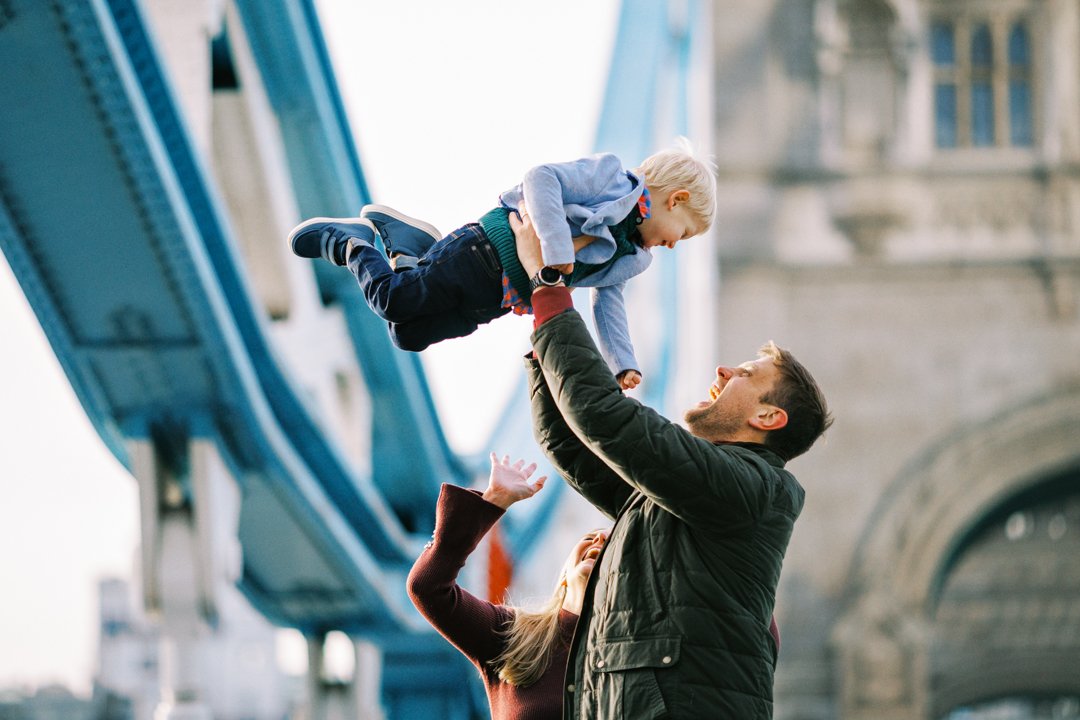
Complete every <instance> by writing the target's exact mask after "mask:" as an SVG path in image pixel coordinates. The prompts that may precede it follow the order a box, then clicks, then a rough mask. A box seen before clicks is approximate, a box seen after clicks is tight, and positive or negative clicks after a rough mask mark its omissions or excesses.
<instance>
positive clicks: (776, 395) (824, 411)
mask: <svg viewBox="0 0 1080 720" xmlns="http://www.w3.org/2000/svg"><path fill="white" fill-rule="evenodd" d="M758 356H759V357H767V358H772V361H773V363H774V364H775V365H776V368H777V369H778V370H779V371H780V377H779V378H778V379H777V381H776V383H775V384H774V385H773V388H772V390H770V391H769V392H767V393H765V395H763V396H762V397H761V402H764V403H768V404H769V405H775V406H776V407H778V408H781V409H783V410H784V412H786V413H787V416H788V421H787V425H785V426H784V427H782V428H780V429H779V430H771V431H769V432H768V433H767V434H766V435H765V447H767V448H769V449H770V450H772V451H773V452H775V453H776V454H777V455H779V456H780V457H782V458H783V459H784V460H785V461H787V460H791V459H792V458H795V457H798V456H799V455H802V454H803V453H804V452H806V451H807V450H809V449H810V446H812V445H813V444H814V442H815V441H816V440H817V439H818V438H819V437H821V435H822V434H823V433H824V432H825V431H826V430H828V429H829V426H830V425H832V422H833V419H832V415H830V414H829V408H828V405H826V403H825V395H824V394H823V393H822V392H821V388H819V387H818V384H817V381H815V380H814V377H813V375H811V374H810V371H809V370H807V369H806V368H805V367H804V366H803V364H802V363H800V362H799V361H798V360H796V359H795V356H794V355H792V354H791V353H790V352H789V351H787V350H784V349H783V348H781V347H778V346H777V345H776V343H774V342H773V341H772V340H770V341H769V342H767V343H765V344H764V345H762V346H761V349H760V350H758Z"/></svg>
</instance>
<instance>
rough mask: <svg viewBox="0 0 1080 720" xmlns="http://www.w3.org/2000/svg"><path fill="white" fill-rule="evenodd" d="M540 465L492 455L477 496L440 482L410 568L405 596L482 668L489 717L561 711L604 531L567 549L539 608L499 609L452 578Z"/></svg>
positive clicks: (527, 490)
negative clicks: (426, 537)
mask: <svg viewBox="0 0 1080 720" xmlns="http://www.w3.org/2000/svg"><path fill="white" fill-rule="evenodd" d="M535 471H536V463H532V464H530V465H528V466H525V461H524V460H518V461H517V462H515V463H513V464H511V463H510V458H509V457H504V458H503V459H502V460H499V459H498V458H497V457H496V456H495V454H494V453H492V455H491V476H490V478H489V481H488V487H487V489H486V490H485V491H484V492H483V493H480V492H477V491H473V490H466V489H464V488H460V487H457V486H454V485H447V484H444V485H443V486H442V490H441V492H440V494H439V504H438V508H437V509H436V512H435V534H434V536H433V538H432V540H431V542H430V543H428V544H427V547H425V548H424V552H423V553H422V554H421V555H420V557H419V558H418V559H417V561H416V563H415V564H414V565H413V568H412V571H411V572H410V573H409V580H408V590H409V597H410V598H411V599H412V601H413V604H414V605H416V608H417V609H418V610H419V611H420V613H421V614H422V615H423V616H424V617H425V618H427V620H428V622H430V623H431V624H432V625H433V626H434V627H435V629H436V630H438V631H439V633H440V634H442V636H443V637H445V638H446V639H447V640H449V641H450V642H451V643H452V644H453V645H454V647H456V648H457V649H458V650H460V651H461V652H462V653H464V655H465V656H466V657H468V658H469V660H471V661H472V663H473V664H474V665H476V667H477V669H479V670H480V674H481V676H482V677H483V679H484V686H485V689H486V690H487V697H488V703H489V704H490V707H491V717H492V720H547V719H549V718H557V717H559V716H560V715H561V713H562V696H563V685H564V683H563V678H564V675H565V670H566V658H567V652H568V650H569V647H570V641H571V639H572V638H573V636H574V628H575V626H576V624H577V619H578V615H579V614H580V613H581V602H582V598H583V597H584V595H585V583H586V582H587V581H588V579H589V574H590V573H591V572H592V569H593V566H594V565H595V564H596V562H597V561H598V558H599V557H600V553H601V551H602V550H603V548H604V543H606V542H607V538H608V530H607V529H601V530H594V531H592V532H589V533H586V534H585V535H584V536H583V537H582V538H581V539H580V540H579V541H578V542H577V544H576V545H575V546H574V548H573V549H572V550H571V551H570V555H569V556H568V557H567V559H566V563H565V564H564V565H563V569H562V572H561V573H560V575H559V579H558V583H557V584H556V587H555V592H554V594H553V595H552V596H551V599H550V600H548V602H547V603H546V604H545V605H544V606H543V607H541V608H539V609H537V610H525V609H523V608H519V607H510V606H506V605H495V604H492V603H489V602H487V601H485V600H482V599H480V598H478V597H475V596H474V595H472V594H470V593H469V592H468V591H466V590H464V589H462V588H461V587H460V586H459V585H458V584H457V575H458V572H459V571H460V570H461V568H462V566H464V564H465V560H466V559H467V558H468V556H469V555H470V554H471V553H472V552H473V550H475V549H476V546H477V545H478V544H479V542H480V540H481V539H482V538H483V537H484V535H485V534H486V533H487V532H488V530H490V529H491V527H492V526H493V525H494V524H495V522H496V521H498V519H499V518H500V517H502V515H503V513H504V512H506V509H507V508H509V507H510V506H511V505H513V504H514V503H515V502H518V501H519V500H525V499H528V498H530V497H532V496H533V495H535V494H536V493H537V492H539V491H540V489H541V488H542V487H543V486H544V481H545V480H546V478H545V477H540V478H538V479H537V480H536V481H535V482H533V483H530V482H529V478H530V476H531V475H532V474H533V473H534V472H535Z"/></svg>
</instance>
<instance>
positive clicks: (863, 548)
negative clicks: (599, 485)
mask: <svg viewBox="0 0 1080 720" xmlns="http://www.w3.org/2000/svg"><path fill="white" fill-rule="evenodd" d="M714 12H715V22H714V24H713V28H714V48H715V56H714V58H713V63H714V72H715V75H716V82H715V95H714V99H713V103H714V109H715V110H714V112H715V127H716V129H715V150H716V155H717V158H718V161H719V167H720V180H721V184H720V187H721V190H720V197H721V209H720V212H719V218H720V222H719V223H718V228H717V248H718V253H719V261H720V267H721V272H720V278H721V281H720V292H719V296H718V298H716V300H715V302H716V304H717V318H718V335H719V338H720V349H721V351H722V352H723V353H725V354H726V353H728V352H732V351H734V352H736V353H738V352H745V351H746V349H748V348H750V347H753V346H754V345H755V344H757V343H760V342H762V341H764V340H766V339H768V338H769V337H773V338H775V339H776V340H777V341H778V342H780V343H781V344H786V345H788V346H789V347H791V348H792V349H793V350H794V351H795V353H796V354H797V355H798V356H800V357H801V358H802V359H803V360H804V362H805V363H806V364H807V365H808V367H810V368H811V369H812V370H813V371H814V372H815V373H816V375H817V377H818V379H819V381H820V382H821V383H822V385H823V386H824V388H825V391H826V394H827V395H828V397H829V398H830V400H831V403H832V407H833V411H834V413H835V415H836V424H835V426H834V427H833V429H832V430H831V431H830V432H829V433H828V435H827V438H826V439H825V441H824V442H823V443H821V444H820V445H819V446H818V447H816V448H815V449H814V450H813V451H811V452H810V453H808V454H807V455H806V456H805V457H804V458H800V459H798V460H796V461H795V463H793V469H794V470H795V473H796V475H797V476H798V477H799V478H801V479H802V481H803V482H804V484H805V486H806V490H807V503H806V510H805V512H804V514H803V516H802V517H801V518H800V520H799V522H798V523H797V525H796V530H795V534H794V537H793V538H792V544H791V547H790V549H789V551H788V555H787V560H786V562H785V566H784V575H783V578H782V591H781V594H780V598H779V605H778V617H779V621H780V627H781V631H782V634H783V639H784V645H783V652H782V655H781V660H780V665H779V671H778V675H777V687H776V694H777V717H782V718H790V719H792V720H795V719H798V720H810V719H812V718H813V719H817V718H834V717H838V718H844V719H845V720H848V719H863V718H865V719H866V720H870V719H874V720H881V719H883V718H897V719H899V718H940V717H943V716H946V715H948V714H950V713H955V717H1010V718H1011V717H1076V716H1077V713H1078V712H1080V706H1078V704H1077V701H1076V697H1077V696H1080V316H1078V310H1077V303H1078V300H1080V295H1078V293H1080V164H1078V161H1080V5H1078V4H1077V3H1075V2H1054V1H1052V0H1051V1H1049V2H1041V1H1038V2H1026V1H1023V0H1019V1H1013V0H994V1H991V2H985V1H979V0H970V1H965V0H949V1H947V2H946V1H940V2H934V1H930V2H924V1H919V0H894V1H888V2H887V1H884V0H851V1H847V2H845V1H844V0H776V1H762V2H717V3H714ZM1054 698H1058V700H1056V701H1055V700H1054ZM1034 699H1042V700H1041V704H1040V703H1039V702H1032V701H1033V700H1034ZM994 702H996V704H993V703H994ZM985 703H992V704H990V705H985ZM963 708H967V709H963ZM973 708H975V709H973ZM979 708H981V709H979Z"/></svg>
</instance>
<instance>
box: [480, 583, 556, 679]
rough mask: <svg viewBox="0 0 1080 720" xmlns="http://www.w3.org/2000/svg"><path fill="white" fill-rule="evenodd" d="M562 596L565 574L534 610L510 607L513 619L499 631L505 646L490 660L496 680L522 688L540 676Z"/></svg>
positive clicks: (548, 660) (548, 656)
mask: <svg viewBox="0 0 1080 720" xmlns="http://www.w3.org/2000/svg"><path fill="white" fill-rule="evenodd" d="M565 598H566V577H565V575H564V576H563V577H562V578H560V581H559V585H558V587H556V588H555V592H554V593H553V594H552V595H551V599H549V600H548V601H547V602H546V603H544V605H543V606H541V607H540V608H538V609H536V610H526V609H524V608H519V607H515V608H514V619H513V620H511V621H510V625H509V627H507V628H506V630H504V631H503V636H504V637H505V638H506V649H505V650H503V651H502V652H501V653H500V654H499V655H498V657H496V658H494V659H493V660H492V661H491V667H492V669H494V670H497V671H498V673H499V679H500V680H502V681H503V682H504V683H506V684H508V685H515V686H517V687H525V686H527V685H532V684H533V683H534V682H536V681H537V680H539V679H540V677H541V676H542V675H543V674H544V672H545V671H546V670H547V669H548V666H549V665H550V664H551V652H552V650H554V648H555V643H556V640H557V639H558V637H559V611H560V610H561V609H562V605H563V600H564V599H565Z"/></svg>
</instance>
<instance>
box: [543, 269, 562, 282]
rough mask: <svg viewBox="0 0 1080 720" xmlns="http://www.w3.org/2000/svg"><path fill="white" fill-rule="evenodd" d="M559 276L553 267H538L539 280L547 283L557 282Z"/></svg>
mask: <svg viewBox="0 0 1080 720" xmlns="http://www.w3.org/2000/svg"><path fill="white" fill-rule="evenodd" d="M561 277H562V274H561V273H560V272H559V271H558V270H556V269H555V268H553V267H542V268H540V280H541V281H543V282H545V283H549V284H553V283H557V282H559V279H560V278H561Z"/></svg>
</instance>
